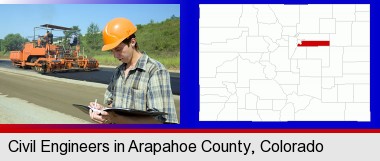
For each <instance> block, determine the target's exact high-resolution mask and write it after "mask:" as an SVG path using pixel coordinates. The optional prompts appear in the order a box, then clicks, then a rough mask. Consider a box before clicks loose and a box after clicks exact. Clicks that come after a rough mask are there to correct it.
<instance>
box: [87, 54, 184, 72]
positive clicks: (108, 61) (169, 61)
mask: <svg viewBox="0 0 380 161" xmlns="http://www.w3.org/2000/svg"><path fill="white" fill-rule="evenodd" d="M88 57H91V58H95V59H96V60H98V62H99V64H100V65H113V66H117V65H120V64H121V63H120V61H119V60H117V59H116V58H114V57H113V55H111V54H110V53H108V52H104V54H96V55H92V54H91V55H88ZM149 57H151V58H153V59H155V60H157V61H159V62H161V63H162V64H163V65H164V66H165V67H166V69H170V70H179V66H180V64H179V59H180V56H179V55H176V56H172V57H170V56H166V57H164V56H155V55H149Z"/></svg>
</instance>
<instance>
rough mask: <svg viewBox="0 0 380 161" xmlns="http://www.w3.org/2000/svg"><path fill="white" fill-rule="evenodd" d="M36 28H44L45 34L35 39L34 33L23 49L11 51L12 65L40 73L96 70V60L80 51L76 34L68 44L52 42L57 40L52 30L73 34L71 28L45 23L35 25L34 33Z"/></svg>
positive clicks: (97, 64)
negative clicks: (38, 25)
mask: <svg viewBox="0 0 380 161" xmlns="http://www.w3.org/2000/svg"><path fill="white" fill-rule="evenodd" d="M36 29H44V30H46V31H47V32H46V35H45V36H43V37H42V36H38V39H37V40H35V38H36V36H35V35H34V38H33V39H34V40H33V41H32V42H26V43H25V44H24V49H23V50H21V51H11V52H10V56H9V57H10V60H11V61H12V64H13V65H14V66H17V67H20V68H24V69H26V68H32V69H34V70H36V71H38V72H40V73H48V72H61V71H68V70H75V71H78V70H84V71H92V70H98V67H99V63H98V61H97V60H96V59H93V58H87V56H86V55H84V54H83V53H81V52H80V45H79V43H78V38H77V37H76V35H75V36H74V35H73V37H72V38H74V39H73V40H70V44H69V45H63V44H62V42H64V41H58V43H55V42H53V41H54V40H59V38H54V37H53V34H52V31H53V30H54V31H57V30H61V31H66V32H69V33H72V34H74V33H75V30H73V29H72V28H67V27H62V26H56V25H50V24H45V25H41V26H40V27H35V28H34V33H36ZM70 31H71V32H70ZM61 38H62V37H61ZM61 40H62V39H61ZM65 46H66V47H65Z"/></svg>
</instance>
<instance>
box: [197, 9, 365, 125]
mask: <svg viewBox="0 0 380 161" xmlns="http://www.w3.org/2000/svg"><path fill="white" fill-rule="evenodd" d="M199 24H200V26H199V32H200V33H199V38H200V40H199V41H200V44H199V46H200V49H199V50H200V53H199V82H200V112H199V119H200V121H370V5H217V4H212V5H203V4H202V5H200V20H199ZM302 40H309V41H313V40H323V41H330V46H320V47H297V44H298V43H300V42H301V41H302Z"/></svg>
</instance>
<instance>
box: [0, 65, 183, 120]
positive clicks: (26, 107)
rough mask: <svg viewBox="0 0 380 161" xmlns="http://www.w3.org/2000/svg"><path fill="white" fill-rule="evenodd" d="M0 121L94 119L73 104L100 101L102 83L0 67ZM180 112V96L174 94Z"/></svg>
mask: <svg viewBox="0 0 380 161" xmlns="http://www.w3.org/2000/svg"><path fill="white" fill-rule="evenodd" d="M0 75H1V76H0V123H31V124H35V123H49V124H51V123H60V124H71V123H75V124H76V123H93V122H92V121H91V119H89V116H88V114H87V113H85V112H82V111H81V110H79V109H77V108H75V107H73V106H72V104H83V105H87V104H88V103H89V102H90V101H94V100H95V99H98V102H103V94H104V91H105V89H106V87H107V85H105V84H100V83H93V82H85V81H78V80H70V79H64V78H56V77H51V76H47V75H41V74H39V73H36V72H30V71H23V70H14V69H7V68H2V67H0ZM174 98H175V103H176V107H177V114H178V115H179V96H174Z"/></svg>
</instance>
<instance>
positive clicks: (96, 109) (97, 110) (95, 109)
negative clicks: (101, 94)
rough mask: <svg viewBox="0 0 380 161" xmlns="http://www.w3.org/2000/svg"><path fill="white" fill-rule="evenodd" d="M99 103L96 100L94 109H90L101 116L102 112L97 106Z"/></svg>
mask: <svg viewBox="0 0 380 161" xmlns="http://www.w3.org/2000/svg"><path fill="white" fill-rule="evenodd" d="M97 102H98V99H95V105H94V107H90V108H91V110H92V111H94V112H95V111H96V112H99V114H100V111H101V110H99V109H98V108H97V107H96V106H97Z"/></svg>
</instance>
